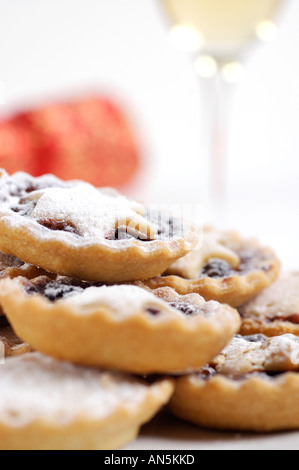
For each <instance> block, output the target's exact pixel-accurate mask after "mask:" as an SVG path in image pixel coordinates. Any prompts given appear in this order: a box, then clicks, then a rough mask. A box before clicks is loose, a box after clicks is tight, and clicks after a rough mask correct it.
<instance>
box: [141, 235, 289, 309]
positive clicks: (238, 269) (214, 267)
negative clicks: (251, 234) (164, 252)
mask: <svg viewBox="0 0 299 470" xmlns="http://www.w3.org/2000/svg"><path fill="white" fill-rule="evenodd" d="M279 272H280V261H279V260H278V258H277V257H276V255H275V253H274V252H273V251H272V250H271V249H270V248H268V247H264V246H262V245H261V244H260V243H259V242H258V240H256V239H244V238H243V237H241V236H240V235H239V234H238V233H236V232H232V231H229V232H221V231H218V230H216V229H213V228H205V230H204V238H203V247H202V248H201V249H199V250H193V251H192V252H190V253H189V254H187V255H186V256H185V257H183V258H181V259H179V260H178V261H176V262H175V263H174V264H173V265H172V266H171V267H170V268H168V269H167V270H166V272H165V273H164V275H163V276H158V277H155V278H153V279H149V280H147V281H144V283H145V285H146V286H148V287H150V288H152V289H156V288H158V287H165V286H169V287H172V288H173V289H175V290H176V291H177V292H178V293H179V294H181V295H186V294H189V293H198V294H200V295H201V296H202V297H204V298H205V299H206V300H217V301H218V302H221V303H227V304H229V305H231V306H232V307H239V306H240V305H242V304H244V303H245V302H247V301H248V300H249V299H251V298H252V297H254V296H255V295H257V294H258V293H259V292H261V291H262V290H263V289H265V288H266V287H268V286H269V285H271V284H272V283H273V282H274V281H275V280H276V279H277V277H278V275H279Z"/></svg>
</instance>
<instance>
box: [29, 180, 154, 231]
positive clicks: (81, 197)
mask: <svg viewBox="0 0 299 470" xmlns="http://www.w3.org/2000/svg"><path fill="white" fill-rule="evenodd" d="M28 199H30V200H35V201H36V205H35V207H34V209H33V211H32V213H31V214H30V218H32V219H35V220H37V221H39V220H43V219H47V218H48V217H49V214H50V216H51V219H54V220H55V221H66V222H70V223H71V224H72V225H73V226H74V227H76V229H77V230H78V232H79V233H80V234H81V235H82V236H84V237H85V236H86V237H88V236H98V237H101V238H107V237H109V236H111V235H113V232H114V231H115V229H116V228H117V227H118V228H119V227H127V226H129V227H130V228H131V229H132V230H133V231H135V230H137V231H139V232H141V233H143V234H144V235H146V236H147V234H148V232H151V233H153V234H154V233H155V229H154V227H153V226H151V227H150V226H149V224H148V223H147V222H146V220H145V219H144V217H142V215H140V213H141V212H142V206H137V205H136V203H132V202H131V201H129V200H128V199H127V198H125V197H123V196H118V197H111V196H110V195H107V194H106V193H105V192H101V191H99V190H97V189H96V188H94V187H93V186H91V185H89V184H88V183H80V184H78V185H76V186H74V187H72V188H47V189H44V190H40V191H35V192H33V193H31V195H30V196H29V198H28ZM137 210H138V212H137Z"/></svg>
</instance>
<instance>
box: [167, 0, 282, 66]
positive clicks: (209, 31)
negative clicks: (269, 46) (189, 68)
mask: <svg viewBox="0 0 299 470" xmlns="http://www.w3.org/2000/svg"><path fill="white" fill-rule="evenodd" d="M161 2H162V4H163V5H164V6H165V7H166V10H167V12H168V15H169V16H170V18H171V19H172V21H173V24H174V25H177V26H179V25H183V26H188V27H191V28H192V29H193V30H195V31H196V32H197V33H198V34H199V36H200V38H201V49H202V50H205V51H206V52H208V53H209V54H213V55H215V56H216V57H217V56H219V57H223V56H225V55H234V56H238V55H239V53H240V51H241V50H242V49H243V47H244V46H245V45H246V44H247V43H248V42H249V41H251V40H252V39H253V38H256V37H257V33H258V31H259V28H261V27H263V24H264V25H265V27H267V22H268V21H269V20H272V21H274V20H273V18H275V14H276V12H277V10H278V7H279V6H280V5H281V4H282V3H283V0H161ZM271 24H272V23H271ZM271 24H270V26H271ZM268 26H269V24H268Z"/></svg>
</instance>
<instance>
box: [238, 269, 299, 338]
mask: <svg viewBox="0 0 299 470" xmlns="http://www.w3.org/2000/svg"><path fill="white" fill-rule="evenodd" d="M239 312H240V314H241V317H242V327H241V334H243V335H252V334H256V333H262V334H264V335H266V336H277V335H283V334H286V333H291V334H294V335H296V336H299V272H284V273H282V274H281V276H280V277H279V278H278V279H277V281H276V282H274V284H272V285H271V286H270V287H268V288H267V289H265V290H264V291H262V292H261V293H260V294H259V295H258V296H256V297H254V298H253V299H251V300H250V301H249V302H247V303H246V304H245V305H243V306H241V307H240V309H239Z"/></svg>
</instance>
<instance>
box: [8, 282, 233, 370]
mask: <svg viewBox="0 0 299 470" xmlns="http://www.w3.org/2000/svg"><path fill="white" fill-rule="evenodd" d="M0 302H1V304H2V306H3V309H4V312H5V314H6V316H7V318H8V319H9V321H10V323H11V325H12V327H13V328H14V330H15V331H16V333H17V334H18V336H20V337H21V338H22V339H23V340H24V341H26V342H28V343H29V344H30V345H31V346H32V347H33V348H34V349H35V350H37V351H41V352H43V353H45V354H49V355H50V356H54V357H57V358H61V359H65V360H69V361H71V362H75V363H79V364H82V365H92V366H98V367H104V368H113V369H119V370H123V371H129V372H132V373H140V374H152V373H168V372H171V373H178V372H182V371H183V372H186V371H189V370H190V371H192V370H195V369H198V368H199V367H202V366H203V365H204V364H205V363H206V362H207V361H210V360H211V359H212V358H213V357H214V356H215V355H216V354H218V353H219V352H220V351H221V350H222V349H223V347H224V346H225V345H226V344H227V343H228V342H229V341H230V340H231V338H232V337H233V336H234V334H236V333H237V332H238V331H239V328H240V321H241V320H240V316H239V313H238V312H237V310H235V309H233V308H232V307H229V306H227V305H223V304H220V303H218V302H214V301H210V302H206V301H205V300H204V299H203V298H202V297H200V296H199V295H198V294H190V295H186V296H181V295H179V294H177V293H176V292H175V291H174V290H173V289H171V288H161V289H157V290H155V291H152V290H151V289H144V288H142V287H138V286H135V285H129V284H124V285H110V286H107V285H101V284H92V283H88V282H84V281H78V280H74V279H71V278H66V277H62V276H58V277H57V279H56V280H53V279H51V278H48V277H47V276H41V277H39V278H36V279H33V280H31V281H29V280H28V279H26V278H21V277H19V278H16V279H4V280H3V281H1V282H0Z"/></svg>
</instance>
